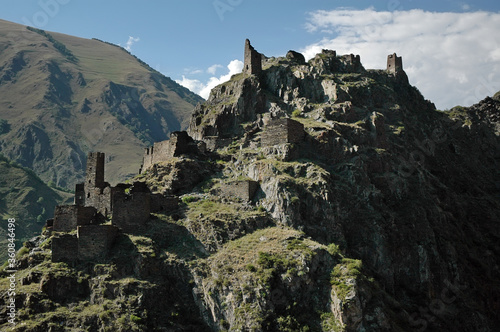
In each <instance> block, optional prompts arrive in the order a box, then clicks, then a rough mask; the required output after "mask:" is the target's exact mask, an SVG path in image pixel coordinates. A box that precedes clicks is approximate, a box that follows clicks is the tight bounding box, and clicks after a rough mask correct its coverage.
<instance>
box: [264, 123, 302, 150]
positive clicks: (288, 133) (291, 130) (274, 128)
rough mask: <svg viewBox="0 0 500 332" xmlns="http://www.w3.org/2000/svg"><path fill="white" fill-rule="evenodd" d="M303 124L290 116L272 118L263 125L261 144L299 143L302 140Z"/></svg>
mask: <svg viewBox="0 0 500 332" xmlns="http://www.w3.org/2000/svg"><path fill="white" fill-rule="evenodd" d="M304 137H305V131H304V125H303V124H302V123H300V122H298V121H295V120H293V119H290V118H281V119H272V120H270V121H269V123H268V124H267V125H266V126H265V127H264V131H263V132H262V135H261V138H260V141H261V146H273V145H278V144H286V143H300V142H302V141H303V140H304Z"/></svg>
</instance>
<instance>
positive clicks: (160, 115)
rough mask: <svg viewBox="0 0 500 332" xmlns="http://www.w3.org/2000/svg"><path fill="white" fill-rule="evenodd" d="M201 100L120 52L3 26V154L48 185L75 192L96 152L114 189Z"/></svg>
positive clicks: (0, 48) (0, 42)
mask: <svg viewBox="0 0 500 332" xmlns="http://www.w3.org/2000/svg"><path fill="white" fill-rule="evenodd" d="M201 100H202V99H201V98H200V97H198V96H196V95H195V94H193V93H191V92H190V91H189V90H187V89H185V88H183V87H181V86H179V85H178V84H176V83H175V82H174V81H172V80H171V79H169V78H167V77H165V76H163V75H161V74H160V73H158V72H156V71H154V70H152V69H151V68H150V67H148V66H147V65H145V64H144V63H143V62H141V61H140V60H138V59H136V58H135V57H133V56H132V55H130V54H129V53H128V52H126V51H125V50H124V49H122V48H120V47H118V46H115V45H111V44H107V43H104V42H102V41H98V40H87V39H82V38H77V37H72V36H68V35H64V34H60V33H52V32H45V31H42V30H38V29H34V28H27V27H25V26H22V25H18V24H14V23H9V22H6V21H2V20H0V121H3V122H4V123H6V124H7V128H8V129H10V130H9V131H8V132H7V133H5V134H4V135H2V136H1V137H0V150H1V151H2V153H3V154H4V155H6V156H7V157H9V158H10V159H12V160H14V161H16V162H18V163H20V164H21V165H22V166H25V167H29V168H31V169H33V170H34V171H35V172H36V173H37V174H38V175H39V176H40V177H41V178H42V179H43V180H44V181H45V182H46V183H48V182H50V181H51V182H54V183H55V184H56V185H57V186H60V187H66V188H69V189H74V188H73V184H74V183H75V182H77V181H79V180H81V178H82V176H83V170H84V166H85V165H84V163H85V156H86V154H87V152H89V151H91V150H96V149H98V150H101V151H105V152H106V153H107V155H108V158H109V160H108V161H109V163H108V164H107V167H108V171H110V172H109V174H111V176H110V181H111V182H117V181H118V180H122V179H124V178H126V177H127V176H130V175H132V174H136V173H137V171H138V169H139V166H140V156H141V155H142V151H143V147H144V146H146V145H147V144H149V143H151V142H153V141H158V140H164V139H166V138H167V137H168V134H169V133H170V132H171V131H175V130H179V129H182V128H185V127H186V126H187V121H188V118H189V117H190V114H191V111H192V108H193V106H194V105H196V103H198V102H200V101H201Z"/></svg>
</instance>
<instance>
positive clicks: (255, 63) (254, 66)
mask: <svg viewBox="0 0 500 332" xmlns="http://www.w3.org/2000/svg"><path fill="white" fill-rule="evenodd" d="M261 72H262V55H261V54H260V53H259V52H257V51H256V50H255V49H254V48H253V47H252V45H251V44H250V40H248V39H247V40H245V61H244V67H243V73H245V74H249V75H259V74H260V73H261Z"/></svg>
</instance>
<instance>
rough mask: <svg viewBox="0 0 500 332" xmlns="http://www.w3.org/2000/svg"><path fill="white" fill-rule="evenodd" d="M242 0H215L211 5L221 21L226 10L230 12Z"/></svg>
mask: <svg viewBox="0 0 500 332" xmlns="http://www.w3.org/2000/svg"><path fill="white" fill-rule="evenodd" d="M242 3H243V0H215V1H214V2H213V3H212V5H213V6H214V9H215V12H216V13H217V16H219V19H220V21H221V22H223V21H224V15H225V14H226V13H227V12H232V11H233V10H234V9H235V8H236V7H238V6H239V5H241V4H242Z"/></svg>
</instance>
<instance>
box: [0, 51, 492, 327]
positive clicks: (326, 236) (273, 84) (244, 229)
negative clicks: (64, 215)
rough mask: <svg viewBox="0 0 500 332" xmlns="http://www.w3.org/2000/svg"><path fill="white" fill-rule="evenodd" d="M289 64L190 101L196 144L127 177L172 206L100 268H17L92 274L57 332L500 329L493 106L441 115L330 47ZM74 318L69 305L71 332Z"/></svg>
mask: <svg viewBox="0 0 500 332" xmlns="http://www.w3.org/2000/svg"><path fill="white" fill-rule="evenodd" d="M292 55H293V56H292ZM292 55H290V56H289V57H288V59H287V58H265V57H262V71H258V75H250V74H249V73H248V72H247V73H245V74H243V73H242V74H239V75H236V76H234V77H233V78H232V79H231V80H230V81H229V82H227V83H224V84H222V85H220V86H218V87H216V88H215V89H214V90H213V91H212V93H211V96H210V98H209V100H208V101H207V102H206V103H205V104H202V105H199V106H197V107H196V109H195V112H194V114H193V117H192V119H191V123H190V126H189V133H190V135H191V136H192V137H193V138H194V139H195V140H198V141H205V145H206V147H207V151H198V153H197V154H193V155H189V156H187V155H181V156H178V157H171V158H167V160H165V161H163V162H160V163H157V164H153V165H152V166H151V167H149V168H148V169H147V170H146V171H145V172H143V174H141V175H140V176H139V177H138V179H140V180H141V181H143V182H145V183H146V184H147V186H148V187H149V189H150V190H151V191H152V192H160V193H164V194H169V195H179V196H180V197H179V201H180V203H179V206H178V208H177V205H176V206H175V208H172V209H170V210H168V211H163V212H162V213H155V214H153V215H152V217H151V218H150V219H149V220H147V221H146V222H145V223H144V228H142V229H141V230H137V232H136V233H134V234H132V233H131V234H126V235H122V236H120V238H119V239H118V240H117V241H116V244H115V246H114V247H113V248H112V249H111V250H110V257H109V261H108V262H106V263H105V264H93V262H87V264H88V265H85V266H77V267H74V268H69V267H57V266H55V265H53V263H50V262H47V261H46V260H44V259H43V257H44V255H47V253H46V252H45V250H46V249H44V248H46V246H45V247H44V245H43V242H42V244H39V245H37V246H35V247H36V248H32V249H30V250H29V255H30V256H28V257H31V258H32V259H31V260H30V259H29V258H28V257H26V258H23V259H21V266H20V268H21V267H22V269H24V270H23V271H22V272H21V273H22V274H23V275H22V277H23V280H26V283H29V282H30V280H33V282H35V280H45V279H47V278H49V277H47V276H46V275H47V273H44V272H43V267H44V266H47V265H49V264H50V268H51V269H59V268H60V269H63V268H64V271H65V273H64V274H63V273H61V274H63V275H66V276H74V275H75V270H77V271H78V273H79V274H77V275H78V276H79V277H81V278H83V280H87V282H88V285H89V293H88V295H87V297H86V298H85V299H83V298H76V299H72V300H69V301H67V302H64V303H67V304H64V305H62V306H61V308H59V309H58V312H59V313H61V312H64V314H61V315H62V316H63V318H62V319H59V321H60V320H62V321H63V322H62V324H63V325H61V326H65V327H74V326H75V324H83V323H85V324H88V326H90V327H92V328H94V327H95V328H98V326H106V327H110V328H113V329H115V330H126V331H134V330H137V331H141V330H148V329H149V330H152V329H157V330H160V329H164V330H169V329H170V330H211V331H223V330H233V331H248V330H254V331H307V330H312V331H320V330H323V331H424V330H428V331H462V330H464V331H494V330H495V328H496V327H497V326H499V324H500V321H499V319H498V315H497V312H498V311H499V310H500V307H499V303H498V296H499V295H500V287H499V286H498V282H497V279H498V275H499V274H500V267H499V266H500V258H499V257H500V246H499V245H498V243H500V241H499V240H500V231H499V228H498V221H499V220H500V198H499V193H500V191H499V188H498V183H499V175H500V174H499V173H498V163H499V158H498V156H499V152H500V138H499V132H498V119H499V116H498V112H499V109H500V104H499V103H500V102H499V101H498V100H497V99H494V98H487V99H485V100H484V101H482V102H480V103H479V104H477V105H474V106H473V107H470V108H455V109H453V110H451V111H450V112H441V111H438V110H436V109H435V107H434V105H433V104H432V103H431V102H429V101H427V100H425V99H424V98H423V96H422V95H421V94H420V92H419V91H418V90H417V89H416V88H415V87H412V86H411V85H410V84H409V83H408V78H407V77H406V74H405V73H404V71H402V70H401V69H400V68H398V70H396V71H382V70H366V69H365V68H364V67H363V66H362V65H361V63H360V59H359V57H358V56H354V55H345V56H337V55H336V53H335V52H334V51H323V52H322V53H320V54H318V55H317V56H316V57H315V58H313V59H311V60H310V61H309V62H307V63H304V62H302V61H300V59H299V58H300V57H299V56H298V55H296V54H292ZM283 119H285V120H283ZM266 130H273V132H272V133H266ZM205 145H203V144H201V143H199V144H198V147H202V146H205ZM238 183H239V184H242V183H247V184H250V183H252V184H254V185H255V188H256V190H255V192H254V190H253V189H252V194H251V195H250V191H248V195H247V194H246V193H247V189H249V187H248V188H247V187H243V186H242V188H239V189H240V190H235V189H234V187H232V186H234V185H235V184H238ZM228 188H229V189H228ZM255 188H254V189H255ZM240 191H241V192H243V191H244V192H245V194H244V195H243V194H240ZM35 249H37V254H36V255H32V252H34V251H35ZM35 258H36V259H35ZM30 264H31V266H30ZM30 269H32V270H30ZM35 269H37V270H36V271H35ZM40 270H42V272H40ZM35 272H37V273H38V274H36V273H35ZM30 273H31V274H30ZM40 273H41V274H40ZM61 274H58V275H61ZM44 278H45V279H44ZM68 280H69V279H68ZM68 280H66V279H63V278H62V279H61V283H62V284H63V285H66V284H68V285H69V284H71V280H69V281H68ZM26 286H27V285H26ZM44 289H45V290H44V291H41V292H32V291H31V293H34V294H36V296H38V297H40V298H46V299H48V300H47V301H46V302H44V303H46V305H45V307H46V308H45V309H47V310H53V309H52V308H54V307H56V303H57V302H54V301H55V298H54V295H56V296H57V295H58V294H57V293H54V292H52V291H51V289H52V288H50V287H45V288H44ZM22 290H27V288H23V289H22ZM25 293H26V294H27V293H30V292H29V291H26V292H25ZM82 296H85V294H84V295H82ZM51 297H52V298H53V299H51ZM20 300H23V299H20ZM51 306H52V307H51ZM96 306H98V307H99V308H101V307H104V306H105V308H106V311H105V313H103V314H102V315H101V314H96V313H95V312H92V310H95V307H96ZM69 308H78V310H77V311H78V312H79V313H80V314H79V316H78V319H76V320H75V322H77V323H75V324H73V325H71V323H69V322H68V320H67V318H66V317H73V316H71V313H69ZM30 315H31V316H30ZM30 315H28V314H25V313H23V316H22V319H23V321H27V322H30V324H31V323H32V324H34V325H35V326H36V328H41V327H44V328H46V327H47V326H48V324H49V323H54V322H56V321H58V319H57V318H54V316H49V315H47V316H44V314H42V313H41V312H40V311H36V310H35V309H33V311H32V312H30ZM0 317H2V316H0ZM32 317H35V318H32ZM41 317H44V318H45V320H43V322H40V320H42V319H41ZM179 317H181V318H179ZM2 323H3V322H2ZM44 324H45V325H44ZM99 324H100V325H99ZM36 328H35V327H34V328H33V329H32V330H36Z"/></svg>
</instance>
